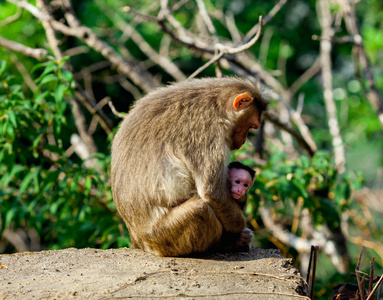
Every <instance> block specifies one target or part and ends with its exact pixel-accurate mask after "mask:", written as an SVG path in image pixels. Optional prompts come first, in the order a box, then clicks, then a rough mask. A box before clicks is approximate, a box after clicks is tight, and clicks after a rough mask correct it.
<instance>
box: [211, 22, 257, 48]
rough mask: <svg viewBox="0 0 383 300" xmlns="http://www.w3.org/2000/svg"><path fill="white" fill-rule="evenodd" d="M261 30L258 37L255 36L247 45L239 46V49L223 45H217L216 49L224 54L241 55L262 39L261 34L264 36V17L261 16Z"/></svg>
mask: <svg viewBox="0 0 383 300" xmlns="http://www.w3.org/2000/svg"><path fill="white" fill-rule="evenodd" d="M258 24H259V30H258V32H257V34H256V35H254V37H253V38H252V39H251V40H250V41H249V42H247V43H246V44H243V45H242V46H239V47H229V46H225V45H222V44H217V45H215V47H216V48H217V49H218V50H220V51H222V52H224V53H229V54H236V53H240V52H243V51H245V50H247V49H249V48H250V47H252V46H253V45H254V44H255V43H256V42H257V41H258V40H259V38H260V36H261V34H262V28H263V26H262V16H259V22H258Z"/></svg>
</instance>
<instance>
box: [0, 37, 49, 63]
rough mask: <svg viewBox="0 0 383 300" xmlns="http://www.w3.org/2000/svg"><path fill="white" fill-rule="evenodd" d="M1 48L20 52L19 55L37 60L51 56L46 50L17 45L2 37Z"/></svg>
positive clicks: (0, 39) (0, 38) (0, 40)
mask: <svg viewBox="0 0 383 300" xmlns="http://www.w3.org/2000/svg"><path fill="white" fill-rule="evenodd" d="M0 46H2V47H4V48H7V49H9V50H12V51H16V52H19V53H21V54H24V55H26V56H30V57H33V58H36V59H40V58H42V57H44V56H47V55H48V54H49V52H48V51H47V50H46V49H39V48H36V49H34V48H29V47H27V46H24V45H22V44H19V43H16V42H14V41H10V40H7V39H5V38H3V37H1V36H0Z"/></svg>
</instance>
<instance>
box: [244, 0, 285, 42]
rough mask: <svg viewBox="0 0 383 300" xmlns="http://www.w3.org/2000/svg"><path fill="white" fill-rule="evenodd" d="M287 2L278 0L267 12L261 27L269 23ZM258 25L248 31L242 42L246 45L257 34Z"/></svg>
mask: <svg viewBox="0 0 383 300" xmlns="http://www.w3.org/2000/svg"><path fill="white" fill-rule="evenodd" d="M286 2H287V0H279V2H278V3H277V4H276V5H275V6H274V7H273V8H272V9H271V10H270V11H269V13H268V14H267V15H266V16H265V17H264V18H263V25H265V24H267V23H268V22H270V20H271V19H272V18H273V17H274V16H275V15H276V14H277V13H278V12H279V11H280V10H281V8H282V7H283V6H284V5H285V4H286ZM259 26H260V23H258V24H256V25H255V26H254V27H253V28H251V29H250V31H249V32H248V33H247V34H246V35H245V38H244V39H243V41H244V42H245V43H246V42H247V41H249V40H250V39H251V37H252V36H253V35H254V34H255V33H256V32H258V30H259Z"/></svg>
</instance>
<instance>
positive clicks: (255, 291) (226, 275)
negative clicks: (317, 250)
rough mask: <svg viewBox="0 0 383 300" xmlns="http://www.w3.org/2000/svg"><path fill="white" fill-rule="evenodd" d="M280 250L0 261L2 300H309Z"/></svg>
mask: <svg viewBox="0 0 383 300" xmlns="http://www.w3.org/2000/svg"><path fill="white" fill-rule="evenodd" d="M306 295H307V285H306V282H305V281H304V280H303V279H302V277H301V276H300V274H299V272H298V271H297V270H296V269H295V268H294V267H293V265H292V261H291V259H286V258H283V257H281V255H280V254H279V251H278V250H273V249H268V250H262V249H258V248H252V249H251V250H250V251H249V252H240V253H225V254H224V253H218V254H217V253H215V254H205V255H203V256H199V257H189V258H183V257H177V258H175V257H156V256H153V255H151V254H148V253H145V252H142V251H140V250H135V249H127V248H121V249H109V250H99V249H74V248H70V249H64V250H54V251H41V252H26V253H16V254H5V255H0V299H113V298H119V299H130V298H133V299H158V298H164V299H171V298H180V299H200V298H205V299H309V298H308V297H307V296H306Z"/></svg>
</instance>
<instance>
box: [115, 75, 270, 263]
mask: <svg viewBox="0 0 383 300" xmlns="http://www.w3.org/2000/svg"><path fill="white" fill-rule="evenodd" d="M245 91H246V92H248V93H249V94H250V95H251V96H252V97H253V98H254V101H253V103H252V104H251V106H250V107H248V108H246V109H243V110H240V111H236V110H235V109H234V108H233V105H232V103H233V100H234V98H235V97H236V95H238V94H240V93H243V92H245ZM266 105H267V101H265V100H264V99H263V98H262V96H261V94H260V92H259V90H258V88H257V87H256V86H255V85H254V84H252V83H251V82H249V81H247V80H244V79H240V78H232V77H231V78H230V77H228V78H220V79H217V78H206V79H194V80H191V81H186V82H181V83H176V84H172V85H170V86H168V87H164V88H159V89H157V90H154V91H152V92H151V93H149V94H148V95H146V96H145V97H143V98H142V99H140V100H138V101H137V102H136V104H135V105H134V107H133V108H132V110H131V111H130V112H129V114H128V115H127V116H126V118H125V119H124V121H123V122H122V123H121V125H120V129H119V130H118V132H117V134H116V136H115V138H114V140H113V144H112V169H111V184H112V191H113V199H114V202H115V205H116V207H117V209H118V211H119V213H120V215H121V216H122V218H123V219H124V221H125V223H126V225H127V227H128V229H129V232H130V236H131V238H132V241H133V243H134V244H135V246H136V247H138V248H142V249H143V250H145V251H149V252H152V253H155V254H158V255H169V256H175V255H187V254H190V253H192V252H201V251H205V250H207V249H208V248H210V247H212V246H214V245H216V244H217V243H218V242H219V240H220V236H221V235H222V230H223V229H224V230H225V231H227V232H235V233H239V234H240V233H241V232H242V230H243V229H244V227H245V220H244V217H243V215H242V213H241V210H240V209H239V208H238V206H237V205H235V203H234V201H233V199H232V198H231V197H230V193H229V187H228V185H227V168H226V165H227V159H228V156H229V152H230V149H232V148H233V138H234V136H235V135H234V132H236V131H238V130H239V128H240V126H243V125H244V124H246V122H247V120H248V118H249V116H250V115H252V116H254V115H255V116H258V117H259V118H260V114H261V113H262V111H263V110H264V109H265V108H266ZM245 134H246V132H245ZM179 199H190V200H188V201H186V202H185V203H183V204H182V205H179V206H177V207H173V203H174V202H175V201H177V200H179Z"/></svg>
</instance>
